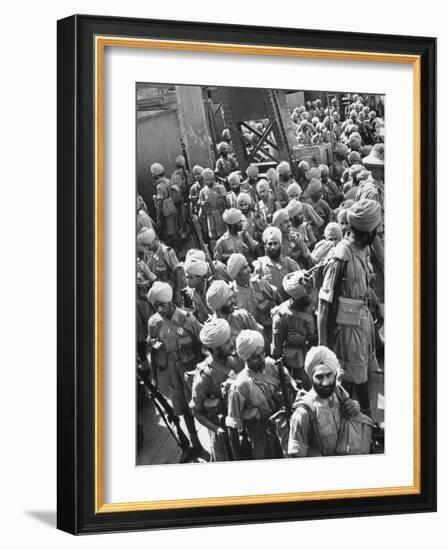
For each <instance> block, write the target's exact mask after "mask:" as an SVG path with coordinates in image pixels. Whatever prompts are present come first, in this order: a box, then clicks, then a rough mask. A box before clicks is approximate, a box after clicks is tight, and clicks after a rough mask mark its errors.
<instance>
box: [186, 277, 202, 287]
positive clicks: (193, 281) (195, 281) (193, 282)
mask: <svg viewBox="0 0 448 550" xmlns="http://www.w3.org/2000/svg"><path fill="white" fill-rule="evenodd" d="M185 281H186V282H187V285H188V286H189V287H190V288H197V287H198V286H200V284H201V283H202V277H201V276H200V275H192V274H191V273H185Z"/></svg>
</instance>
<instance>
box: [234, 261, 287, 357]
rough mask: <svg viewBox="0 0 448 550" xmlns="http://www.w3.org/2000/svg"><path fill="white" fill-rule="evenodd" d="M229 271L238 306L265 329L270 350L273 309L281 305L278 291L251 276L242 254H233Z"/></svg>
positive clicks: (264, 332)
mask: <svg viewBox="0 0 448 550" xmlns="http://www.w3.org/2000/svg"><path fill="white" fill-rule="evenodd" d="M227 271H228V273H229V276H230V278H231V279H232V281H233V285H232V287H233V291H234V296H235V299H236V305H237V307H239V308H242V309H245V310H246V311H248V312H249V313H250V314H251V315H252V316H253V317H254V319H255V320H256V321H257V323H258V324H260V325H261V326H262V327H263V336H264V338H265V341H266V342H267V349H269V345H270V341H271V332H272V331H271V327H272V318H271V309H272V308H273V307H275V306H276V305H278V304H280V302H281V298H280V295H279V293H278V292H277V289H276V288H275V287H274V286H272V285H271V284H269V283H268V282H267V281H265V280H264V279H260V278H259V277H257V276H256V275H252V274H251V270H250V267H249V264H248V263H247V260H246V258H245V257H244V256H243V255H242V254H232V255H231V256H230V258H229V260H228V262H227Z"/></svg>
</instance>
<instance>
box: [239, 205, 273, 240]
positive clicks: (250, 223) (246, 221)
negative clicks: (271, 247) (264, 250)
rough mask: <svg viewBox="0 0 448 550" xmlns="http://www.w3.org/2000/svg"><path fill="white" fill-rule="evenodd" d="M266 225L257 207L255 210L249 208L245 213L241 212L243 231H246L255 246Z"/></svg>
mask: <svg viewBox="0 0 448 550" xmlns="http://www.w3.org/2000/svg"><path fill="white" fill-rule="evenodd" d="M267 226H268V224H267V222H266V220H265V219H264V218H263V216H262V215H261V214H260V212H259V211H258V209H257V210H256V211H255V212H252V211H251V210H249V212H248V213H247V214H243V231H246V232H247V233H248V235H250V236H251V237H252V239H254V240H255V241H256V242H255V244H254V246H255V247H257V244H258V243H259V242H260V241H261V236H262V235H263V231H264V230H265V229H266V227H267Z"/></svg>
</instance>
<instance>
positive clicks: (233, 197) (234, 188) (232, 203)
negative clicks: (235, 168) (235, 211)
mask: <svg viewBox="0 0 448 550" xmlns="http://www.w3.org/2000/svg"><path fill="white" fill-rule="evenodd" d="M227 179H228V182H229V185H230V191H229V192H228V193H227V195H226V206H227V208H236V201H237V199H238V196H239V194H240V192H241V176H240V173H239V172H232V173H231V174H229V177H228V178H227Z"/></svg>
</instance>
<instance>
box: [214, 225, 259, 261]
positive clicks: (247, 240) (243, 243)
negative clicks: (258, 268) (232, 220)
mask: <svg viewBox="0 0 448 550" xmlns="http://www.w3.org/2000/svg"><path fill="white" fill-rule="evenodd" d="M257 246H258V243H257V241H255V240H254V239H253V238H252V237H251V236H250V235H249V233H245V234H244V235H243V234H242V233H238V234H237V235H231V234H230V232H229V231H226V232H225V233H224V235H222V237H220V238H219V239H218V242H217V243H216V246H215V250H214V258H215V260H219V261H221V262H223V263H227V260H228V259H229V256H231V255H232V254H234V253H235V252H239V253H240V254H243V256H244V257H245V258H246V260H247V261H248V263H252V250H254V249H255V248H256V247H257ZM251 249H252V250H251Z"/></svg>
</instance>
